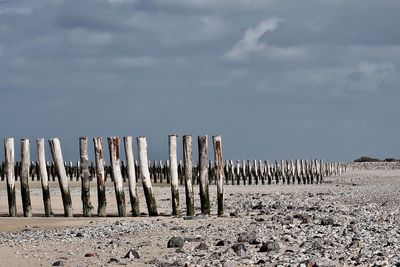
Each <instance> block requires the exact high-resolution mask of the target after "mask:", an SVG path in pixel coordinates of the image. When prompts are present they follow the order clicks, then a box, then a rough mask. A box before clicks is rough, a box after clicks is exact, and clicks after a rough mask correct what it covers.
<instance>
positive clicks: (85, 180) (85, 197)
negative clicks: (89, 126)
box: [79, 137, 93, 217]
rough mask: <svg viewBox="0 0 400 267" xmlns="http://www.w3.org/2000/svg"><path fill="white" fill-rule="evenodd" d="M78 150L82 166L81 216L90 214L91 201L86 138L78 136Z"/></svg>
mask: <svg viewBox="0 0 400 267" xmlns="http://www.w3.org/2000/svg"><path fill="white" fill-rule="evenodd" d="M79 152H80V162H81V166H82V172H81V185H82V194H81V199H82V207H83V216H84V217H90V216H92V209H93V206H92V203H91V202H90V172H89V155H88V138H87V137H80V138H79Z"/></svg>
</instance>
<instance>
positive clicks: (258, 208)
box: [251, 202, 264, 210]
mask: <svg viewBox="0 0 400 267" xmlns="http://www.w3.org/2000/svg"><path fill="white" fill-rule="evenodd" d="M251 208H252V209H253V210H262V209H263V208H264V205H263V204H262V202H258V203H257V204H256V205H254V206H253V207H251Z"/></svg>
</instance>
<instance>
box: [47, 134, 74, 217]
mask: <svg viewBox="0 0 400 267" xmlns="http://www.w3.org/2000/svg"><path fill="white" fill-rule="evenodd" d="M49 145H50V150H51V154H52V156H53V161H54V164H55V166H56V172H57V176H58V183H59V185H60V191H61V197H62V200H63V204H64V215H65V217H72V216H73V212H72V200H71V194H70V191H69V185H68V177H67V173H66V171H65V166H64V159H63V156H62V151H61V145H60V140H59V139H58V138H52V139H50V140H49Z"/></svg>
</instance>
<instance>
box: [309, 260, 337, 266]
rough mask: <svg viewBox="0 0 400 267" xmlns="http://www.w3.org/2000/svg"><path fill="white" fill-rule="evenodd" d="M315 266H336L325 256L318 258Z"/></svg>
mask: <svg viewBox="0 0 400 267" xmlns="http://www.w3.org/2000/svg"><path fill="white" fill-rule="evenodd" d="M314 266H315V267H336V266H337V265H336V263H334V262H333V261H331V260H329V259H327V258H319V259H317V260H316V261H315V265H314Z"/></svg>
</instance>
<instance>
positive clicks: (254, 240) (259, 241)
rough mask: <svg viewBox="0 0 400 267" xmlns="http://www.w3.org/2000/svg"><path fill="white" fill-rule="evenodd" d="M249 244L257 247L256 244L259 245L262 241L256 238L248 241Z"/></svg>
mask: <svg viewBox="0 0 400 267" xmlns="http://www.w3.org/2000/svg"><path fill="white" fill-rule="evenodd" d="M249 243H250V244H251V245H258V244H261V243H262V240H261V238H259V237H257V238H254V239H252V240H250V242H249Z"/></svg>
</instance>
